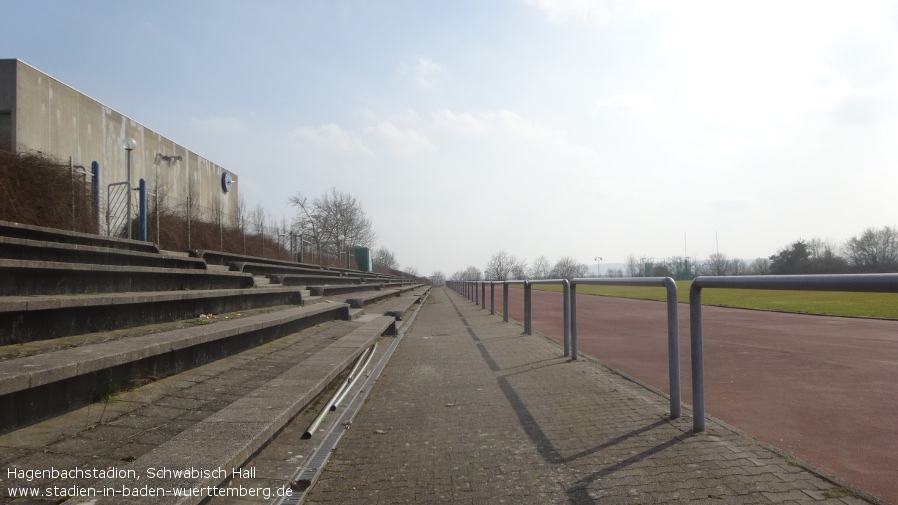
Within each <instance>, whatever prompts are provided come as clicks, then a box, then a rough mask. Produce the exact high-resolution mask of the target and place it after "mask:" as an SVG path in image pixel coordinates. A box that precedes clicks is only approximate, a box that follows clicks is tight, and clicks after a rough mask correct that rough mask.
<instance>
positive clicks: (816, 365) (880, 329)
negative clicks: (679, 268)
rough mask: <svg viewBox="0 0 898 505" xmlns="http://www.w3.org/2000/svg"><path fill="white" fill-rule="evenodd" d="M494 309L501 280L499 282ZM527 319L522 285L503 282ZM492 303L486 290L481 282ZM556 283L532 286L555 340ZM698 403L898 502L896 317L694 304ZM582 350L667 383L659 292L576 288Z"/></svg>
mask: <svg viewBox="0 0 898 505" xmlns="http://www.w3.org/2000/svg"><path fill="white" fill-rule="evenodd" d="M495 300H496V302H495V307H496V312H497V313H499V312H501V310H502V288H501V286H497V287H496V290H495ZM509 302H510V306H509V310H508V312H509V316H510V317H511V318H512V319H514V320H516V321H520V322H523V320H524V310H523V308H524V293H523V289H519V288H518V289H515V288H512V289H510V290H509ZM486 307H487V310H489V307H490V291H489V287H487V291H486ZM679 307H680V311H679V318H680V319H679V327H680V380H681V393H682V399H683V401H684V402H685V403H689V404H691V403H692V381H691V364H690V351H689V306H688V304H680V306H679ZM561 308H562V304H561V294H560V293H553V292H546V291H538V290H534V291H533V314H532V318H533V328H534V330H535V331H538V332H540V333H542V334H544V335H547V336H550V337H552V338H554V339H557V340H559V341H560V340H561V339H562V337H563V328H562V320H563V314H562V310H561ZM702 316H703V318H702V319H703V341H704V365H705V367H704V375H705V410H706V411H707V413H708V414H710V415H712V416H715V417H717V418H719V419H722V420H724V421H726V422H727V423H730V424H732V425H734V426H737V427H739V428H741V429H742V430H744V431H746V432H747V433H750V434H752V435H753V436H755V437H757V438H758V439H759V440H762V441H764V442H766V443H769V444H771V445H773V446H775V447H777V448H779V449H780V450H782V451H784V452H786V453H789V454H792V455H794V456H795V457H797V458H799V459H801V460H803V461H805V462H807V463H809V464H811V465H812V466H814V467H817V468H819V469H821V470H823V471H824V472H827V473H829V474H831V475H833V476H836V477H838V478H840V479H843V480H844V481H847V482H848V483H850V484H852V485H853V486H856V487H857V488H859V489H861V490H863V491H866V492H867V493H870V494H872V495H874V496H878V497H880V498H883V499H885V500H886V501H888V502H891V503H893V504H898V321H884V320H874V319H858V318H844V317H826V316H812V315H801V314H785V313H777V312H766V311H756V310H743V309H728V308H722V307H709V306H704V307H702ZM577 322H578V337H579V338H578V350H579V351H580V352H581V353H585V354H588V355H590V356H592V357H594V358H596V359H598V360H600V361H602V362H604V363H606V364H608V365H610V366H612V367H613V368H615V369H618V370H621V371H622V372H624V373H626V374H628V375H631V376H633V377H635V378H637V379H639V380H641V381H644V382H646V383H648V384H651V385H652V386H654V387H657V388H658V389H661V390H664V391H665V392H669V387H668V375H667V311H666V306H665V304H664V303H663V302H652V301H643V300H629V299H624V298H613V297H604V296H590V295H582V294H581V295H578V297H577Z"/></svg>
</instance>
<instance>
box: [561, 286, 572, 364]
mask: <svg viewBox="0 0 898 505" xmlns="http://www.w3.org/2000/svg"><path fill="white" fill-rule="evenodd" d="M561 285H562V286H563V287H564V290H563V293H562V295H561V296H563V297H564V355H565V356H570V355H571V281H569V280H567V279H564V281H562V284H561Z"/></svg>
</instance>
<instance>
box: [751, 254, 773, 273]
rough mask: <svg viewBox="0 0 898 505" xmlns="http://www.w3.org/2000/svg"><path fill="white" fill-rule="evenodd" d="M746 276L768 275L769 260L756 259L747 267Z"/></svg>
mask: <svg viewBox="0 0 898 505" xmlns="http://www.w3.org/2000/svg"><path fill="white" fill-rule="evenodd" d="M748 275H770V260H769V259H768V258H757V259H755V260H754V261H752V262H751V264H750V265H748Z"/></svg>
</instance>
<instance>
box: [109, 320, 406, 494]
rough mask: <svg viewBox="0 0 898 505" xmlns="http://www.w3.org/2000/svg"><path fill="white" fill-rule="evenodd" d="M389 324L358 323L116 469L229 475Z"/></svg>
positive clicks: (205, 482)
mask: <svg viewBox="0 0 898 505" xmlns="http://www.w3.org/2000/svg"><path fill="white" fill-rule="evenodd" d="M394 323H395V322H394V321H393V320H392V318H389V317H385V316H382V317H378V318H375V319H372V320H371V321H368V322H366V323H364V324H363V325H362V326H361V327H359V328H357V329H356V330H354V331H352V332H351V333H349V334H348V335H346V336H345V337H343V338H341V339H340V340H338V341H336V342H334V343H333V344H331V345H330V346H328V347H327V348H325V349H323V350H321V351H319V352H318V353H316V354H315V355H314V356H311V357H309V359H307V360H305V361H304V362H303V363H301V364H299V365H296V366H294V367H293V368H291V369H290V370H287V371H286V372H284V373H283V374H281V375H280V376H279V377H277V378H275V379H273V380H271V381H270V382H268V383H267V384H265V385H264V386H262V387H260V388H258V389H256V390H255V391H253V392H251V393H250V394H248V395H246V396H245V397H243V398H241V399H239V400H237V401H236V402H234V403H232V404H231V405H229V406H227V407H225V408H224V409H221V410H220V411H218V412H216V413H215V414H213V415H211V416H209V417H208V418H206V419H204V420H203V421H201V422H199V423H197V424H196V425H194V426H193V427H191V428H190V429H188V430H186V431H184V432H183V433H181V434H179V435H178V436H176V437H175V438H173V439H171V440H170V441H168V442H166V443H164V444H161V445H160V446H159V447H158V448H156V449H155V450H153V451H151V452H150V453H148V454H146V455H144V456H143V457H141V458H140V459H139V460H137V461H135V462H133V463H130V464H128V465H125V466H123V467H122V468H123V469H124V470H126V471H127V470H130V469H133V470H135V473H136V474H144V475H145V474H146V471H147V469H148V468H162V467H169V468H178V467H187V466H191V465H192V466H194V467H195V468H210V469H211V468H227V469H229V471H230V470H231V469H235V468H240V467H241V466H242V465H243V463H244V462H246V461H247V460H248V459H249V458H250V456H252V455H253V454H254V453H255V452H256V451H258V450H259V449H261V448H262V447H263V446H264V445H265V444H266V443H267V442H268V441H269V440H270V439H271V438H272V437H273V436H274V435H275V434H276V433H277V432H278V431H279V430H280V429H281V428H283V427H284V426H285V425H286V424H287V423H288V422H289V421H290V420H291V419H292V418H293V417H294V416H296V414H298V413H299V412H300V411H301V410H302V409H303V408H304V407H305V406H306V405H308V404H310V403H311V402H312V400H314V398H315V397H316V396H318V394H319V393H320V392H321V391H323V390H324V389H325V388H326V387H327V386H328V385H329V384H330V383H331V382H332V381H333V380H334V379H336V378H337V376H338V375H339V374H340V373H341V372H342V371H343V370H345V369H346V368H348V367H349V366H350V365H351V364H352V362H353V360H355V359H356V358H358V357H359V356H361V354H362V352H363V351H364V349H365V348H367V347H368V346H369V345H371V344H372V343H374V341H375V340H377V339H378V338H379V337H380V336H381V335H384V334H388V333H392V332H393V330H392V329H391V328H393V325H394ZM173 462H178V463H181V464H176V463H173ZM228 478H229V475H224V476H219V477H215V476H198V477H194V478H186V479H185V478H177V477H165V476H164V477H163V478H161V479H155V480H154V482H153V484H154V485H155V486H158V487H160V488H172V487H177V486H183V487H189V488H202V487H214V486H218V485H220V484H222V483H223V482H225V481H226V480H227V479H228ZM106 484H107V483H104V485H106ZM108 484H109V485H111V486H112V487H116V486H129V485H135V484H136V483H135V482H134V481H133V480H131V479H119V480H112V481H111V482H109V483H108ZM205 498H206V497H203V496H198V497H195V499H193V500H189V501H184V502H182V503H197V504H198V503H201V502H202V501H204V500H205ZM142 500H143V498H141V497H137V498H134V499H131V500H127V499H122V498H121V497H115V498H114V499H107V498H101V499H99V500H98V501H97V502H96V503H97V504H101V503H141V502H142Z"/></svg>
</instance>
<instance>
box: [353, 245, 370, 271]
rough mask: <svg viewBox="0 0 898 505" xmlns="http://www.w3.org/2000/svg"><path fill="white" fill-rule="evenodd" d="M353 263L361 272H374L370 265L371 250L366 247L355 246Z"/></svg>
mask: <svg viewBox="0 0 898 505" xmlns="http://www.w3.org/2000/svg"><path fill="white" fill-rule="evenodd" d="M355 261H356V263H357V264H358V267H359V270H361V271H362V272H371V271H373V270H374V269H373V268H372V265H371V249H368V248H367V247H362V246H355Z"/></svg>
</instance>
